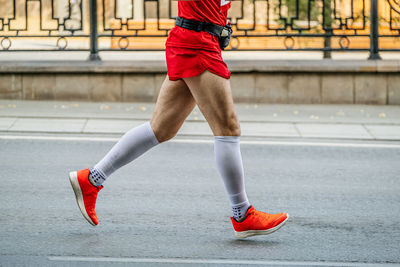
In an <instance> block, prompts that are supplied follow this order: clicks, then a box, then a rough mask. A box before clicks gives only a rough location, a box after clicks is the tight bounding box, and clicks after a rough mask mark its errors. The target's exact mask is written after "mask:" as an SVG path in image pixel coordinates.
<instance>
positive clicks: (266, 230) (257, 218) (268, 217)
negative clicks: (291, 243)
mask: <svg viewBox="0 0 400 267" xmlns="http://www.w3.org/2000/svg"><path fill="white" fill-rule="evenodd" d="M288 219H289V214H287V213H279V214H269V213H265V212H261V211H258V210H256V209H254V207H253V206H250V208H249V209H248V210H247V212H246V215H245V219H244V220H243V221H241V222H238V221H236V220H235V219H234V218H233V217H231V220H232V224H233V229H234V230H235V236H236V237H237V238H246V237H249V236H253V235H268V234H271V233H273V232H275V231H276V230H278V229H279V228H281V227H282V226H283V225H284V224H285V222H286V221H287V220H288Z"/></svg>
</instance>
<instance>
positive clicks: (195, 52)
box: [165, 46, 231, 81]
mask: <svg viewBox="0 0 400 267" xmlns="http://www.w3.org/2000/svg"><path fill="white" fill-rule="evenodd" d="M165 55H166V58H167V67H168V77H169V80H171V81H176V80H179V79H182V78H189V77H195V76H198V75H200V74H202V73H203V72H204V71H205V70H208V71H210V72H212V73H214V74H216V75H218V76H220V77H223V78H225V79H229V78H230V77H231V73H230V71H229V70H228V66H227V65H226V64H225V62H224V60H223V59H222V56H221V51H219V52H217V51H208V50H204V49H192V48H185V47H174V46H167V47H166V50H165Z"/></svg>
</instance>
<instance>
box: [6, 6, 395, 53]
mask: <svg viewBox="0 0 400 267" xmlns="http://www.w3.org/2000/svg"><path fill="white" fill-rule="evenodd" d="M215 1H217V0H215ZM176 16H177V1H175V0H0V52H3V51H90V59H91V60H99V59H100V57H99V55H98V53H99V51H115V50H136V51H137V50H147V51H150V50H163V49H164V42H165V38H166V37H167V36H168V32H169V30H170V29H171V28H172V27H173V26H174V19H175V18H176ZM228 16H229V19H230V20H231V22H232V25H233V29H234V36H233V38H232V41H231V44H230V46H229V47H228V50H234V51H249V50H250V51H286V50H290V51H321V52H323V53H324V57H325V58H329V57H330V56H331V55H330V53H331V52H332V51H369V53H370V59H379V58H380V56H379V52H381V51H396V52H400V2H399V1H398V0H379V2H378V0H234V1H232V8H231V10H230V12H229V15H228Z"/></svg>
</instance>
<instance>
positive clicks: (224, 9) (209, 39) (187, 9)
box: [166, 0, 231, 51]
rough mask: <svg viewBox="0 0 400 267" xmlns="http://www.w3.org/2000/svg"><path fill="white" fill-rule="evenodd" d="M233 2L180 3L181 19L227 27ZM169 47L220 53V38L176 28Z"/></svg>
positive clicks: (169, 41) (168, 44)
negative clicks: (229, 10)
mask: <svg viewBox="0 0 400 267" xmlns="http://www.w3.org/2000/svg"><path fill="white" fill-rule="evenodd" d="M230 7H231V2H230V1H226V0H197V1H193V0H192V1H190V0H189V1H188V0H186V1H185V0H183V1H179V2H178V15H179V17H182V18H185V19H191V20H197V21H205V22H210V23H213V24H218V25H221V26H225V24H226V19H227V16H228V9H229V8H230ZM166 45H167V46H174V47H186V48H193V49H204V50H211V51H219V50H220V47H219V43H218V37H217V36H215V35H212V34H209V33H208V32H204V31H201V32H196V31H193V30H187V29H183V28H181V27H177V26H176V27H174V28H173V29H172V30H171V32H170V33H169V36H168V39H167V42H166Z"/></svg>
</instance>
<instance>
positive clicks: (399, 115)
mask: <svg viewBox="0 0 400 267" xmlns="http://www.w3.org/2000/svg"><path fill="white" fill-rule="evenodd" d="M236 109H237V112H238V115H239V119H240V121H241V127H242V135H243V138H246V137H251V138H254V137H260V138H328V139H363V140H400V106H367V105H258V104H236ZM153 110H154V104H153V103H87V102H55V101H11V100H0V133H2V134H16V133H65V134H90V135H92V134H111V135H112V134H114V135H116V134H118V135H119V134H122V133H124V132H126V131H127V130H129V129H131V128H132V127H134V126H136V125H139V124H141V123H143V122H144V121H147V120H149V119H150V118H151V114H152V112H153ZM178 136H212V133H211V131H210V129H209V127H208V125H207V123H206V122H205V120H204V117H203V116H202V115H201V113H200V111H199V110H198V108H195V109H194V110H193V112H192V113H191V114H190V116H189V117H188V119H187V121H186V122H185V124H184V125H183V127H182V128H181V130H180V131H179V133H178Z"/></svg>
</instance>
